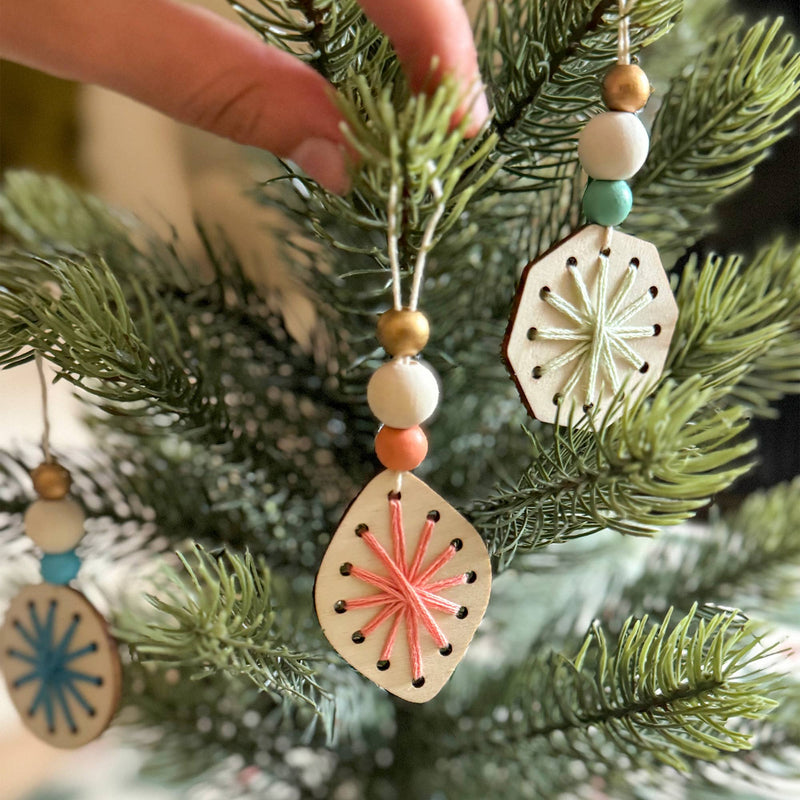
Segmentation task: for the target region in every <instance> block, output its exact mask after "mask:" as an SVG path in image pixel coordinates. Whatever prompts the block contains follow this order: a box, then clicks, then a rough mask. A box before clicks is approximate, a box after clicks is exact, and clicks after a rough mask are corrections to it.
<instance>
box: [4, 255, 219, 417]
mask: <svg viewBox="0 0 800 800" xmlns="http://www.w3.org/2000/svg"><path fill="white" fill-rule="evenodd" d="M127 284H128V286H129V287H130V288H131V290H132V291H133V292H134V293H135V296H138V300H139V303H135V302H134V303H133V304H132V305H133V306H134V307H133V308H131V307H129V304H128V301H127V300H126V297H125V293H124V291H123V287H122V285H121V284H120V282H119V281H118V280H117V278H116V276H115V275H114V274H113V273H112V271H111V269H110V268H109V266H108V264H107V263H106V261H105V260H104V259H103V258H102V257H98V256H95V257H85V256H80V255H77V254H76V255H74V256H72V257H70V256H67V255H57V254H54V255H48V256H37V255H34V254H24V253H0V286H2V288H3V290H4V291H1V292H0V341H1V342H2V345H0V365H3V366H6V367H8V366H13V365H15V364H19V363H24V362H26V361H29V360H30V359H32V358H33V348H34V347H35V348H36V349H37V350H38V351H39V352H40V353H41V354H42V355H43V356H44V357H45V358H46V359H47V360H49V361H50V362H51V363H52V364H53V365H54V366H55V367H56V368H57V369H58V371H59V377H60V378H64V379H66V380H68V381H70V382H71V383H73V384H75V385H76V386H81V387H82V388H84V389H86V390H87V391H88V392H89V393H90V394H93V395H95V396H96V397H100V398H102V399H104V400H108V401H111V402H113V403H115V404H126V405H125V412H126V413H129V414H156V413H167V414H170V416H173V415H174V417H173V418H174V421H176V422H177V421H178V420H180V422H181V424H184V425H187V426H192V425H194V426H212V427H216V428H217V429H222V430H224V428H225V407H224V405H223V404H221V403H219V402H217V398H216V397H215V396H214V393H213V390H211V391H209V387H207V385H206V384H204V383H203V382H202V381H201V380H200V379H199V378H198V377H197V376H194V377H193V376H191V375H190V374H189V369H188V366H187V364H186V362H185V360H184V357H183V347H182V342H181V333H180V332H179V329H178V326H177V324H176V321H175V319H174V317H173V316H172V312H171V310H170V309H168V308H167V305H166V303H165V302H164V298H163V297H161V296H159V294H158V286H153V285H151V284H149V283H146V282H144V281H139V280H137V279H136V278H135V276H134V275H128V278H127ZM53 285H54V286H55V287H56V289H55V292H56V295H55V297H54V295H53V294H52V293H51V292H52V291H53V290H52V289H51V287H52V286H53ZM56 297H57V299H56ZM136 305H139V309H138V311H139V312H140V317H139V319H138V320H137V321H134V317H133V313H134V310H136V309H135V306H136Z"/></svg>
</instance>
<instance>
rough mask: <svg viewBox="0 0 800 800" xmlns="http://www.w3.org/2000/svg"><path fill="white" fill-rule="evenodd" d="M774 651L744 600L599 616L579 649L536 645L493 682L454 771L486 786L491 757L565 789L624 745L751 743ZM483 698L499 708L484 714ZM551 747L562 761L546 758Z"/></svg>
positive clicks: (673, 755)
mask: <svg viewBox="0 0 800 800" xmlns="http://www.w3.org/2000/svg"><path fill="white" fill-rule="evenodd" d="M774 652H775V647H774V646H771V645H768V644H766V643H764V642H763V641H762V639H761V638H760V636H759V634H758V632H757V630H756V629H755V628H754V626H753V625H752V623H749V622H747V621H746V620H744V619H743V618H742V617H741V615H740V614H739V613H738V612H736V611H725V612H722V613H717V614H714V613H710V614H706V613H704V612H703V610H702V609H700V610H698V609H697V608H696V607H693V608H692V609H691V610H690V611H689V613H688V614H686V615H685V616H684V617H682V618H681V619H679V620H677V621H676V622H675V623H673V622H672V620H671V613H668V614H667V615H666V618H665V619H664V621H663V622H662V623H661V624H653V623H651V622H649V621H648V619H647V617H643V618H641V619H635V618H630V619H628V620H627V621H626V623H625V624H624V626H623V628H622V630H621V632H620V633H619V635H618V636H617V637H615V638H614V639H611V640H610V639H609V638H608V636H607V635H606V634H605V633H604V631H603V629H602V628H601V626H600V625H599V624H598V623H595V624H594V625H592V628H591V630H590V632H589V633H588V635H587V636H586V638H585V639H584V641H583V644H582V645H581V646H580V648H579V649H578V651H577V654H576V655H575V656H572V657H569V656H566V655H564V654H561V653H549V654H541V653H535V654H532V655H531V656H530V657H529V658H527V659H525V660H523V661H522V662H521V663H519V664H517V665H515V666H512V667H510V668H508V669H506V670H503V671H502V672H501V674H500V675H498V676H497V677H496V678H495V679H494V680H493V681H491V682H490V683H488V684H486V686H485V687H484V690H483V692H482V693H481V694H480V695H479V696H478V698H477V699H476V702H475V707H476V709H475V711H471V710H467V711H466V712H462V714H463V716H462V719H465V720H467V721H468V722H469V724H468V725H462V726H461V729H462V731H461V732H460V734H457V735H456V736H455V737H454V739H453V740H452V741H450V742H448V745H447V747H446V750H447V753H448V756H449V760H448V762H447V766H446V768H445V770H444V776H445V778H446V779H448V780H453V781H457V784H462V783H463V784H467V783H468V782H469V781H470V780H473V781H476V782H477V783H478V787H479V788H480V787H482V788H483V789H484V791H485V790H486V789H487V788H488V787H487V786H486V783H487V777H488V776H482V775H481V769H480V765H481V763H482V761H481V758H480V757H483V758H485V759H487V760H488V761H489V762H490V763H492V762H494V763H495V764H498V766H497V767H495V769H496V771H498V772H500V771H501V770H503V769H505V768H508V769H511V770H514V771H516V770H521V771H522V774H523V775H524V778H525V780H526V781H529V782H530V783H529V784H527V785H526V784H520V785H521V786H525V788H524V790H521V791H523V794H521V796H523V797H555V796H557V795H558V791H563V790H564V789H566V788H568V787H569V788H571V786H574V785H575V784H576V783H579V782H580V778H583V779H585V780H590V779H591V776H592V775H593V774H594V775H597V774H603V773H604V770H605V768H604V765H605V764H607V763H608V762H609V761H619V760H620V759H622V760H624V759H625V757H627V758H628V759H629V761H628V762H627V763H629V764H630V763H635V764H637V765H639V766H641V767H646V766H651V767H652V766H654V765H656V764H658V763H659V762H661V763H664V764H668V765H670V766H671V767H674V768H677V769H679V770H686V769H687V768H688V766H689V763H690V762H691V761H692V760H694V759H698V758H701V759H705V760H709V759H716V758H719V757H720V756H721V755H723V754H725V753H729V752H736V751H739V750H748V749H750V748H751V747H752V745H753V738H752V736H751V735H750V734H749V733H747V732H745V731H743V730H741V728H740V723H741V720H742V719H748V720H758V719H763V718H764V717H765V716H766V715H767V714H769V713H770V712H771V711H772V710H773V709H774V708H775V707H776V703H775V701H774V700H773V699H772V697H771V695H772V693H773V692H774V689H775V686H776V680H775V678H774V677H771V676H770V675H769V674H768V673H767V672H766V671H765V670H764V663H765V661H766V660H767V659H768V658H769V657H770V656H772V655H773V654H774ZM482 709H492V711H491V712H487V713H490V715H491V716H490V718H489V719H487V720H485V722H484V720H483V719H482V718H481V716H478V715H477V714H479V712H480V710H482ZM498 709H499V710H501V713H498V711H497V710H498ZM489 720H490V721H489ZM485 723H488V724H485ZM475 731H481V732H483V733H479V734H478V735H476V733H475ZM436 732H437V733H438V732H439V731H436ZM611 752H614V753H615V756H613V758H611V757H610V755H611ZM493 753H494V754H495V755H496V754H500V753H502V760H500V761H499V762H498V761H497V760H496V758H493ZM548 759H554V760H556V761H558V763H559V764H560V770H553V771H551V770H543V769H541V768H540V765H541V764H542V763H543V762H545V761H547V760H548ZM559 759H560V761H559ZM576 763H577V764H581V765H582V767H580V768H578V767H577V766H576V767H572V766H571V764H576ZM471 764H472V765H474V767H472V766H470V765H471ZM526 765H527V767H526ZM512 774H513V772H512ZM576 775H577V776H579V780H578V781H576Z"/></svg>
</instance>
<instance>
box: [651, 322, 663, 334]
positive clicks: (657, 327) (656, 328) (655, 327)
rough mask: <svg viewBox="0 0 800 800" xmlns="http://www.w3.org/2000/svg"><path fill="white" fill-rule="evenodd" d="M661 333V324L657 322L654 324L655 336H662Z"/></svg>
mask: <svg viewBox="0 0 800 800" xmlns="http://www.w3.org/2000/svg"><path fill="white" fill-rule="evenodd" d="M660 335H661V326H660V325H659V324H658V323H656V324H655V325H653V336H660Z"/></svg>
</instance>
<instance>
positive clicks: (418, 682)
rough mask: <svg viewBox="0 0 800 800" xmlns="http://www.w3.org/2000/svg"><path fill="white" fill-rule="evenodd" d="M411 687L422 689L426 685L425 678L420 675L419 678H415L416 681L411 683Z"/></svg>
mask: <svg viewBox="0 0 800 800" xmlns="http://www.w3.org/2000/svg"><path fill="white" fill-rule="evenodd" d="M411 685H412V686H413V687H414V688H415V689H421V688H422V687H423V686H424V685H425V677H424V676H423V675H420V676H419V678H414V680H413V681H411Z"/></svg>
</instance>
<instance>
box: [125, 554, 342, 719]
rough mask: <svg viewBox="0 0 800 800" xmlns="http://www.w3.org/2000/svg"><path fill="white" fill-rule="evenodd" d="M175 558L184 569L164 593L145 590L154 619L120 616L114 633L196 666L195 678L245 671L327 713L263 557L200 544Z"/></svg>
mask: <svg viewBox="0 0 800 800" xmlns="http://www.w3.org/2000/svg"><path fill="white" fill-rule="evenodd" d="M178 558H179V559H180V561H181V564H182V565H183V567H184V570H185V572H186V574H185V575H179V574H178V573H177V572H175V571H174V570H170V569H167V570H166V576H167V579H168V582H169V585H168V586H167V587H165V590H164V596H163V597H159V596H154V595H150V596H149V598H148V599H149V601H150V604H151V605H152V606H153V608H154V609H155V610H156V612H158V613H157V617H156V619H155V620H142V619H140V618H139V616H138V615H135V614H127V615H126V616H124V617H123V618H121V619H120V620H118V622H117V624H116V627H115V634H116V636H117V637H118V638H119V639H120V640H122V641H123V642H125V643H126V644H128V646H129V647H130V649H131V652H132V654H133V655H134V657H136V658H137V659H138V660H140V661H147V660H157V661H161V662H165V663H168V664H175V665H178V666H185V667H191V668H193V671H192V674H191V676H192V678H204V677H207V676H208V675H210V674H213V673H216V672H224V673H226V674H228V675H231V676H236V677H238V676H245V677H247V678H249V679H250V680H251V681H253V683H255V684H256V686H258V687H259V688H262V689H266V690H267V691H271V692H274V693H276V694H279V695H284V696H289V697H291V698H294V699H297V700H301V701H303V702H306V703H308V704H310V705H311V706H313V707H314V708H316V709H317V710H318V712H319V713H322V706H323V705H324V701H325V700H327V699H328V698H327V697H326V696H325V693H324V692H323V691H322V689H321V688H320V685H319V684H318V683H317V681H316V679H315V678H314V668H313V667H312V666H311V664H310V663H309V656H307V655H303V654H302V653H298V652H295V651H294V650H292V649H291V648H290V647H289V646H288V645H287V644H286V642H285V641H284V634H283V633H282V632H281V631H280V629H279V627H278V623H277V620H276V617H275V612H274V609H273V600H272V595H271V591H270V582H271V576H270V571H269V569H268V568H267V566H266V565H265V564H264V563H263V561H261V560H256V559H255V558H253V556H252V555H250V553H246V554H245V555H244V556H238V555H235V554H232V553H230V552H225V553H224V554H222V555H220V556H219V557H215V556H213V555H211V554H209V553H207V552H206V551H205V550H203V549H201V548H199V547H195V548H194V551H193V553H192V558H191V560H189V559H187V558H186V557H185V556H183V555H181V554H178ZM328 713H331V712H330V709H328Z"/></svg>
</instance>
